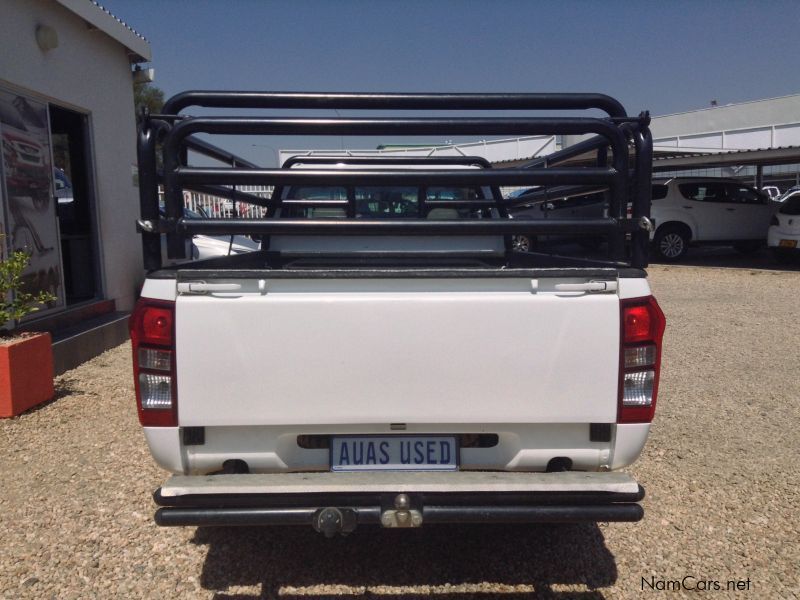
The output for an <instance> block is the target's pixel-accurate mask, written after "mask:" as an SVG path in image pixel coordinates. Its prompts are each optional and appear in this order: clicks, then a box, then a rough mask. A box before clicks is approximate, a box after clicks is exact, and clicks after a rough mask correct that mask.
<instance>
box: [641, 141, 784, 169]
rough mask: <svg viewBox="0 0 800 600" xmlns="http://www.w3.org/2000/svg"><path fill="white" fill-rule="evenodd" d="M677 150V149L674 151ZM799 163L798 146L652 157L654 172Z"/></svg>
mask: <svg viewBox="0 0 800 600" xmlns="http://www.w3.org/2000/svg"><path fill="white" fill-rule="evenodd" d="M676 150H677V149H676ZM794 163H800V146H786V147H783V148H765V149H760V150H731V151H727V152H720V151H719V150H717V151H716V153H714V154H699V153H688V154H687V153H685V152H683V153H682V155H673V156H666V155H664V154H662V155H661V157H659V156H658V155H657V154H656V155H655V156H654V157H653V170H654V171H672V170H676V169H699V168H712V167H726V166H738V165H756V166H758V165H788V164H794Z"/></svg>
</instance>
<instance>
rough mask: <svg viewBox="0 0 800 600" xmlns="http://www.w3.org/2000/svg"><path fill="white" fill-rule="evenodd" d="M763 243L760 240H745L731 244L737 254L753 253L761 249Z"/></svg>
mask: <svg viewBox="0 0 800 600" xmlns="http://www.w3.org/2000/svg"><path fill="white" fill-rule="evenodd" d="M763 245H764V243H763V242H762V241H761V240H750V241H747V242H737V243H736V244H734V245H733V249H734V250H736V251H737V252H738V253H739V254H755V253H756V252H758V251H759V250H761V246H763Z"/></svg>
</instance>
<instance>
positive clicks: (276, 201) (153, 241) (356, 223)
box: [138, 91, 652, 269]
mask: <svg viewBox="0 0 800 600" xmlns="http://www.w3.org/2000/svg"><path fill="white" fill-rule="evenodd" d="M190 106H200V107H208V108H235V109H242V108H249V109H322V110H328V109H357V110H367V111H368V110H381V111H383V110H394V111H404V110H413V111H442V110H447V111H461V110H469V111H473V110H484V111H519V110H525V111H541V110H550V111H573V110H590V109H595V110H601V111H604V112H606V114H607V115H608V116H607V117H603V118H599V117H583V116H582V117H572V116H569V117H505V116H504V117H425V118H419V117H413V118H409V117H341V116H338V117H337V118H321V117H305V116H304V117H273V116H269V117H249V116H248V117H224V116H222V117H221V116H202V117H190V116H185V115H181V114H179V113H180V111H181V110H183V109H185V108H187V107H190ZM163 113H164V114H160V115H153V116H149V115H147V114H144V115H143V118H142V119H141V124H140V129H139V148H138V156H139V176H140V200H141V217H142V218H141V220H140V221H139V228H140V231H142V233H143V250H144V258H145V266H146V268H148V269H155V268H158V267H160V264H161V244H160V235H161V234H166V238H167V251H168V256H169V257H170V258H185V240H186V239H187V238H188V237H189V236H191V235H195V234H212V235H233V234H258V235H274V234H275V235H276V234H280V235H505V236H508V235H534V234H539V235H562V234H581V235H583V234H586V235H595V236H598V237H599V236H604V237H606V238H607V239H608V240H609V248H610V251H609V255H610V256H609V258H610V259H613V260H614V261H615V264H619V262H620V261H623V262H624V261H626V260H627V261H628V262H630V264H631V266H633V267H637V268H641V267H644V266H646V264H647V243H648V232H647V230H646V228H647V227H648V226H649V221H648V219H647V218H648V217H649V214H650V190H651V187H650V175H651V165H652V136H651V135H650V131H649V128H648V126H649V122H650V119H649V116H648V115H647V113H642V114H641V115H640V116H638V117H628V116H627V115H626V113H625V110H624V108H623V107H622V105H621V104H620V103H619V102H617V101H616V100H614V99H613V98H610V97H608V96H605V95H602V94H359V93H310V92H299V93H294V92H237V91H233V92H216V91H191V92H184V93H181V94H178V95H177V96H174V97H173V98H171V99H170V100H168V101H167V102H166V104H165V105H164V110H163ZM591 134H593V137H590V138H588V139H586V140H584V141H581V142H579V143H578V144H575V145H574V146H571V147H568V148H565V149H563V150H561V151H558V152H556V153H554V154H551V155H549V156H547V157H544V158H542V159H536V160H534V161H530V162H529V163H527V164H524V165H522V166H520V167H516V168H486V167H487V166H489V165H488V164H480V166H483V167H484V168H482V169H463V168H461V169H457V168H453V167H455V166H456V165H463V164H465V163H469V162H470V160H471V161H472V162H473V163H476V164H478V163H480V162H481V161H482V160H483V159H478V158H474V157H473V158H470V157H456V158H452V159H448V158H446V157H445V158H433V159H426V158H417V159H409V160H407V161H403V160H402V159H398V158H392V159H390V160H389V161H387V164H390V165H392V167H393V168H389V169H375V168H358V166H359V165H368V164H372V163H374V162H376V159H374V158H363V157H340V159H339V160H340V161H341V162H346V163H348V167H356V168H348V169H346V170H343V169H337V168H335V165H334V164H333V163H332V160H333V159H331V158H327V159H321V160H317V161H315V160H314V159H313V157H300V158H299V159H298V160H297V161H296V162H304V163H308V164H307V165H306V166H309V167H312V168H303V169H291V168H287V167H290V166H292V164H291V163H289V164H287V165H284V168H278V169H263V168H259V167H258V166H257V165H255V164H253V163H251V162H249V161H247V160H245V159H243V158H241V157H238V156H236V155H234V154H232V153H230V152H227V151H225V150H222V149H220V148H217V147H216V146H213V145H212V144H209V143H208V142H206V141H204V140H202V139H200V138H198V137H197V136H198V135H248V136H252V135H262V136H277V135H324V136H337V137H338V136H345V135H366V136H412V135H425V136H454V135H475V136H493V135H506V136H515V137H518V136H526V135H591ZM159 141H160V142H161V147H162V152H163V160H162V163H163V175H162V174H160V173H159V170H158V168H157V163H158V161H157V158H156V153H157V145H158V144H157V142H159ZM190 149H191V150H192V151H194V152H197V153H200V154H203V155H205V156H208V157H210V158H213V159H215V160H217V161H221V162H223V163H225V164H227V165H229V166H227V167H220V168H218V167H213V168H212V167H195V166H188V159H187V154H188V150H190ZM609 149H610V157H609ZM631 151H632V154H633V160H632V161H631V160H630V157H629V154H630V153H631ZM585 153H596V160H595V166H593V167H580V168H576V167H569V166H563V164H564V163H565V161H568V160H570V159H571V158H574V157H576V156H578V155H580V154H585ZM404 162H408V163H409V164H408V165H406V164H404ZM413 162H416V163H421V162H422V163H425V162H427V163H428V164H429V165H432V166H434V167H435V168H433V169H428V168H426V169H421V168H419V167H418V165H414V164H413ZM609 163H610V164H609ZM559 165H562V166H559ZM373 166H374V165H373ZM325 167H328V168H325ZM448 167H450V168H448ZM161 182H163V185H164V205H165V210H164V212H165V216H161V215H160V213H159V208H158V184H159V183H161ZM241 185H264V186H275V189H276V193H274V194H273V196H272V197H271V198H267V199H264V198H260V197H257V196H254V195H252V194H243V193H241V192H238V191H237V189H236V186H241ZM292 185H294V186H298V185H311V186H348V185H349V186H353V185H376V186H379V185H409V186H417V187H420V186H452V185H457V186H459V187H461V186H474V187H489V188H490V189H491V190H492V194H491V198H486V199H479V200H477V201H476V200H465V201H435V200H432V201H426V203H427V204H428V206H429V207H434V206H436V207H445V206H447V207H455V206H456V205H458V206H470V207H478V208H482V207H490V206H491V207H494V208H497V210H498V214H499V215H500V217H501V218H498V219H476V220H470V219H463V220H436V219H322V218H316V219H285V218H274V216H275V210H276V207H279V206H280V205H281V202H283V203H291V204H295V205H303V204H304V203H305V204H307V205H309V206H310V205H312V204H313V205H319V204H320V201H311V200H304V199H296V200H291V201H287V200H282V199H281V193H282V191H283V189H284V188H285V187H286V186H292ZM501 185H515V186H558V187H557V189H559V190H563V191H564V193H565V194H567V193H569V192H570V190H572V191H577V190H585V189H601V190H604V192H603V193H605V194H606V197H607V204H608V216H607V217H605V218H601V219H572V220H566V219H564V220H552V219H546V220H542V221H537V220H522V219H519V220H514V219H511V220H509V219H507V218H505V217H506V216H507V214H508V212H507V211H508V209H509V208H512V207H513V206H515V205H518V204H522V203H524V202H526V200H508V199H503V198H502V196H501V195H500V193H499V186H501ZM230 186H232V187H230ZM593 186H594V187H593ZM184 189H191V190H197V191H203V192H207V193H215V194H218V195H221V196H223V197H227V198H232V199H234V200H239V201H245V202H249V203H252V204H257V205H260V206H264V207H266V208H267V209H268V212H267V218H263V219H186V218H184V217H183V190H184ZM527 201H529V200H527ZM337 202H339V201H333V202H332V203H329V204H330V205H331V206H333V205H336V206H338V205H339V204H337ZM459 202H461V204H459ZM342 206H344V204H342ZM629 207H630V209H631V211H632V216H633V218H632V219H631V218H627V211H628V209H629ZM352 212H353V211H352V209H350V210H348V215H349V216H351V217H352V216H353V214H352ZM421 215H424V212H423V211H421ZM628 237H630V239H631V244H630V253H628V254H626V252H625V248H624V246H625V241H626V239H627V238H628Z"/></svg>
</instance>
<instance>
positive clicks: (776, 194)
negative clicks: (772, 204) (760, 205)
mask: <svg viewBox="0 0 800 600" xmlns="http://www.w3.org/2000/svg"><path fill="white" fill-rule="evenodd" d="M761 191H762V192H764V193H765V194H766V195H767V196H769V199H770V200H777V199H778V198H780V197H781V190H780V188H779V187H778V186H775V185H765V186H764V187H762V188H761Z"/></svg>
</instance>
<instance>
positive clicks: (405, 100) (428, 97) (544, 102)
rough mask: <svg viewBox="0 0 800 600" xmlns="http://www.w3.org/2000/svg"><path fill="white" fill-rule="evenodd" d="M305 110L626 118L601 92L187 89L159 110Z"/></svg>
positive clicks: (169, 111)
mask: <svg viewBox="0 0 800 600" xmlns="http://www.w3.org/2000/svg"><path fill="white" fill-rule="evenodd" d="M190 106H201V107H207V108H259V109H260V108H297V109H300V108H305V109H342V110H344V109H361V110H368V109H371V110H588V109H593V108H594V109H598V110H602V111H604V112H605V113H606V114H608V116H609V117H613V118H625V117H627V113H626V112H625V108H623V106H622V104H620V103H619V102H618V101H617V100H616V99H614V98H612V97H611V96H607V95H605V94H575V93H569V94H463V93H461V94H386V93H383V94H365V93H350V92H244V91H233V92H219V91H199V90H194V91H187V92H181V93H180V94H177V95H175V96H173V97H172V98H170V99H169V100H167V102H166V103H165V104H164V108H163V109H162V112H164V113H166V114H174V115H177V114H178V113H180V112H181V111H182V110H183V109H184V108H188V107H190Z"/></svg>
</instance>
